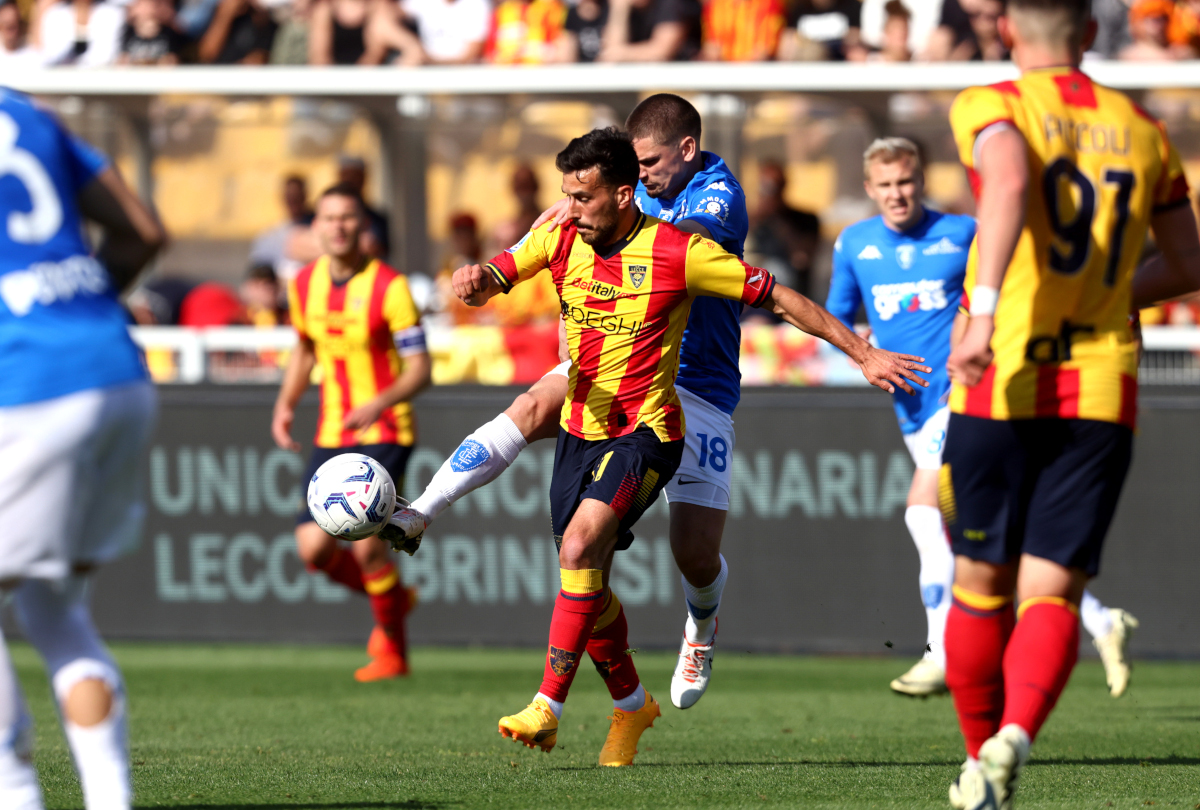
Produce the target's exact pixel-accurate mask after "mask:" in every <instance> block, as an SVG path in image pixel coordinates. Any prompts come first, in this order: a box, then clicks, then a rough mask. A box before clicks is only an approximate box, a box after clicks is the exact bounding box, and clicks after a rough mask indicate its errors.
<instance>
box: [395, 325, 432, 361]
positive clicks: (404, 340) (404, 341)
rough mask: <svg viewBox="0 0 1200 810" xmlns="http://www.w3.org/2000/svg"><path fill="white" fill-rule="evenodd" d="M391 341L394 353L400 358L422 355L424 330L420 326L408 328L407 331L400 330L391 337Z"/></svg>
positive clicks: (424, 350) (424, 347)
mask: <svg viewBox="0 0 1200 810" xmlns="http://www.w3.org/2000/svg"><path fill="white" fill-rule="evenodd" d="M392 340H393V341H394V342H395V344H396V351H397V352H399V354H400V356H401V357H408V356H410V355H414V354H424V353H425V352H426V346H425V328H424V327H423V326H421V325H420V324H418V325H416V326H410V327H408V328H407V329H401V330H400V331H399V332H396V333H394V334H393V335H392Z"/></svg>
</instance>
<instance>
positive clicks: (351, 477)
mask: <svg viewBox="0 0 1200 810" xmlns="http://www.w3.org/2000/svg"><path fill="white" fill-rule="evenodd" d="M395 508H396V485H395V483H393V482H392V476H390V475H389V474H388V471H387V470H385V469H384V468H383V465H382V464H380V463H379V462H378V461H376V460H375V459H373V458H371V457H370V456H364V455H362V454H361V453H342V454H341V455H340V456H334V457H333V458H331V459H329V461H326V462H325V463H324V464H322V465H321V466H320V467H319V468H317V472H316V474H315V475H313V477H312V480H311V481H309V482H308V511H309V513H310V514H311V515H312V517H313V520H315V521H316V522H317V525H318V526H320V527H321V528H322V529H323V530H324V531H325V532H326V533H328V534H332V535H334V536H335V537H341V538H344V539H346V540H362V539H363V538H364V537H370V536H371V535H374V534H378V533H379V530H380V529H381V528H383V527H384V526H385V525H386V524H387V522H388V519H389V518H390V517H391V516H392V510H394V509H395Z"/></svg>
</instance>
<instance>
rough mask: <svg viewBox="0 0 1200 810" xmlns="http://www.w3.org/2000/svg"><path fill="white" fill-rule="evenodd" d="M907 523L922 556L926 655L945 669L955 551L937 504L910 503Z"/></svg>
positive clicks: (918, 579)
mask: <svg viewBox="0 0 1200 810" xmlns="http://www.w3.org/2000/svg"><path fill="white" fill-rule="evenodd" d="M904 523H905V525H906V526H908V533H909V534H911V535H912V539H913V543H915V544H916V546H917V555H918V556H919V557H920V559H921V573H920V575H919V576H918V578H917V582H918V583H919V584H920V586H921V601H922V602H923V603H924V604H925V621H926V624H927V627H928V633H927V634H926V637H925V643H926V646H927V648H928V652H926V653H925V657H926V658H928V659H929V660H930V661H932V662H933V663H935V664H937V665H938V666H939V667H941V668H942V670H943V671H945V669H946V645H945V636H946V619H947V618H948V617H949V615H950V587H951V586H952V585H953V584H954V553H953V552H952V551H951V550H950V543H949V542H947V540H946V532H945V528H944V527H943V526H942V513H941V512H939V511H938V508H937V507H936V506H910V507H908V509H906V510H905V511H904Z"/></svg>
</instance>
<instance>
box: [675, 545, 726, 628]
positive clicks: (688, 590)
mask: <svg viewBox="0 0 1200 810" xmlns="http://www.w3.org/2000/svg"><path fill="white" fill-rule="evenodd" d="M720 557H721V573H719V574H717V578H716V579H714V580H713V581H712V582H710V583H709V584H707V585H705V586H704V587H703V588H697V587H696V586H695V585H693V584H692V583H690V582H688V581H687V578H686V577H680V581H681V582H682V583H683V599H684V602H685V603H686V604H687V611H688V618H687V623H686V624H684V629H683V635H684V637H685V638H686V639H687V640H688V641H690V642H691V643H692V644H708V643H709V642H710V641H712V638H713V634H714V633H716V632H717V611H718V610H719V609H720V607H721V593H722V592H723V591H724V590H725V580H726V579H728V578H729V565H728V564H727V563H726V562H725V555H724V554H721V555H720Z"/></svg>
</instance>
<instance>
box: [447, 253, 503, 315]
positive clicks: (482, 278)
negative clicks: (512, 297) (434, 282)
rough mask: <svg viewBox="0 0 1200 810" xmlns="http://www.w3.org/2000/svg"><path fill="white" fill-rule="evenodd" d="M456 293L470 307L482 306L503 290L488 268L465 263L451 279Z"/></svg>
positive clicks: (451, 284)
mask: <svg viewBox="0 0 1200 810" xmlns="http://www.w3.org/2000/svg"><path fill="white" fill-rule="evenodd" d="M450 286H451V288H452V289H453V290H454V294H455V295H456V296H458V298H459V300H460V301H462V302H463V303H464V304H466V305H467V306H469V307H481V306H483V305H484V304H486V303H487V302H488V301H491V300H492V297H493V296H495V295H498V294H500V293H501V292H502V290H501V289H500V285H499V284H498V283H497V282H496V279H495V277H494V276H492V274H491V273H490V272H488V270H487V269H486V268H483V267H480V266H479V265H477V264H464V265H463V266H462V267H460V268H458V269H457V270H455V271H454V276H453V277H452V278H451V279H450Z"/></svg>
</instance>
